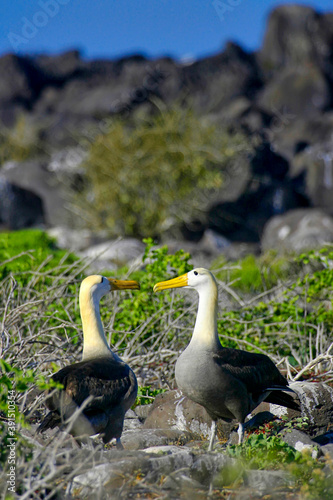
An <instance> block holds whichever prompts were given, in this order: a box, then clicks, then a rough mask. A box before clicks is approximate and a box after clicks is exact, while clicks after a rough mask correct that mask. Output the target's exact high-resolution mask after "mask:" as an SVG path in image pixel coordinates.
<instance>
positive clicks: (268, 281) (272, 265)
mask: <svg viewBox="0 0 333 500" xmlns="http://www.w3.org/2000/svg"><path fill="white" fill-rule="evenodd" d="M299 267H300V266H299V265H297V264H296V263H295V261H294V259H293V258H288V257H284V256H281V255H278V254H277V253H276V252H274V251H269V252H267V253H265V254H263V255H261V256H260V257H255V256H254V255H247V256H246V257H244V258H243V259H241V260H240V261H238V262H235V263H234V264H232V265H230V264H229V263H227V262H226V260H225V259H224V257H219V258H218V259H216V260H215V262H214V263H213V265H212V270H216V271H217V273H216V276H217V278H219V279H220V280H222V281H225V282H227V283H231V284H232V287H233V288H234V289H235V290H239V291H240V292H243V293H251V294H253V293H259V292H263V291H265V290H270V289H271V288H273V287H274V286H276V285H278V284H279V283H281V282H282V281H284V282H285V281H287V280H288V279H289V278H290V277H292V276H295V275H296V273H297V271H298V270H299Z"/></svg>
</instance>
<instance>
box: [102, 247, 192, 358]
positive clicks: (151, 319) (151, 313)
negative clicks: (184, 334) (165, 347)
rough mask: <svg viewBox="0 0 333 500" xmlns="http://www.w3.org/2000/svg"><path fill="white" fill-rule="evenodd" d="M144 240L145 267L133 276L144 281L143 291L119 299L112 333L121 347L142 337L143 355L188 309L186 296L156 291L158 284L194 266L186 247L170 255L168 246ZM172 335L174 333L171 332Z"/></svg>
mask: <svg viewBox="0 0 333 500" xmlns="http://www.w3.org/2000/svg"><path fill="white" fill-rule="evenodd" d="M144 242H145V243H146V249H145V252H144V255H143V258H142V263H143V265H144V269H142V270H139V271H136V272H134V273H133V274H132V275H131V277H132V278H134V279H136V280H137V281H139V282H140V293H138V294H135V295H133V294H131V295H130V296H129V295H128V294H127V295H124V298H123V299H122V300H119V301H118V303H117V315H116V317H115V321H114V324H113V329H114V330H115V332H114V333H113V335H112V343H113V344H117V346H118V347H126V345H128V343H129V342H130V341H131V340H132V341H133V339H140V348H139V351H140V352H141V354H142V353H143V352H145V351H146V350H147V349H150V348H151V347H152V346H155V348H156V346H157V345H158V344H159V337H160V338H163V337H162V336H163V334H164V335H165V334H168V331H169V332H170V327H169V324H170V322H171V321H175V320H176V319H177V318H178V317H179V316H180V315H181V314H182V313H183V308H184V297H182V296H180V295H178V296H175V295H174V294H154V292H153V286H154V284H155V283H156V282H157V281H163V280H166V279H171V278H173V277H175V276H178V275H180V274H184V273H186V272H188V271H190V270H191V269H192V266H191V265H190V264H189V262H188V261H189V259H190V255H189V254H188V253H185V252H184V251H183V250H179V251H178V252H176V253H175V254H169V253H168V248H167V246H163V247H161V248H156V247H155V245H154V242H153V240H152V239H151V238H147V239H145V240H144ZM135 329H138V331H135ZM164 329H165V332H164V331H163V330H164ZM124 331H125V332H126V336H125V337H124V335H123V333H118V332H124ZM169 335H173V334H172V333H171V332H170V333H169ZM121 339H122V340H121ZM120 340H121V343H119V341H120Z"/></svg>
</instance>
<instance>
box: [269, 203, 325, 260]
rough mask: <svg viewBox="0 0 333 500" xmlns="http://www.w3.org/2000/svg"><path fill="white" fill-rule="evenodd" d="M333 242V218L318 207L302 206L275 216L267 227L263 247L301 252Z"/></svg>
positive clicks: (279, 250)
mask: <svg viewBox="0 0 333 500" xmlns="http://www.w3.org/2000/svg"><path fill="white" fill-rule="evenodd" d="M332 241H333V219H332V217H330V216H329V215H328V214H326V213H325V212H322V211H321V210H318V209H314V208H300V209H296V210H290V211H289V212H287V213H285V214H283V215H276V216H275V217H272V218H271V219H270V220H269V221H268V222H267V224H266V225H265V227H264V230H263V235H262V238H261V247H262V250H264V251H266V250H270V249H275V250H277V251H278V252H296V253H299V252H302V251H304V250H311V249H315V248H319V247H321V246H323V245H325V244H327V243H330V242H332Z"/></svg>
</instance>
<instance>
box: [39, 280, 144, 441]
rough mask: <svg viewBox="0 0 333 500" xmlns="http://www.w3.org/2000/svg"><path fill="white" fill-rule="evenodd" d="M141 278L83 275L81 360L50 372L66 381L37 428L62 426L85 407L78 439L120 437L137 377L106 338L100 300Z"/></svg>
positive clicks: (48, 402)
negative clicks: (99, 436) (98, 436)
mask: <svg viewBox="0 0 333 500" xmlns="http://www.w3.org/2000/svg"><path fill="white" fill-rule="evenodd" d="M139 288H140V285H139V284H138V282H137V281H123V280H117V279H111V278H105V277H104V276H99V275H93V276H88V277H87V278H85V279H84V280H83V281H82V283H81V287H80V314H81V319H82V328H83V354H82V361H81V362H79V363H74V364H72V365H69V366H66V367H65V368H63V369H62V370H60V371H58V372H57V373H55V374H54V375H52V379H53V380H54V381H55V382H59V383H61V384H62V385H63V389H61V390H57V391H56V392H55V393H54V391H53V394H52V395H50V397H49V398H48V399H47V400H46V405H47V407H48V409H49V410H50V412H49V413H48V414H47V415H46V417H45V418H44V420H43V421H42V423H41V424H40V426H39V427H38V429H37V432H44V431H45V430H46V429H53V428H54V427H56V426H59V427H62V426H63V424H64V423H65V422H66V421H68V419H70V418H71V417H72V416H73V414H74V413H75V411H76V410H77V409H78V408H80V407H81V405H83V406H84V405H85V406H84V407H83V411H82V412H81V414H79V415H78V417H77V418H75V420H74V423H73V425H72V429H71V431H70V432H71V434H73V435H74V436H75V437H79V436H83V435H94V434H101V435H102V438H103V441H104V443H107V442H109V441H110V440H111V439H112V438H116V442H117V447H118V448H122V444H121V441H120V436H121V434H122V430H123V424H124V417H125V413H126V411H127V410H128V409H129V408H130V407H131V406H132V405H133V403H134V402H135V398H136V395H137V389H138V386H137V380H136V377H135V374H134V372H133V371H132V369H131V368H130V367H129V366H128V365H127V364H126V363H124V361H122V360H121V359H120V357H119V356H118V355H117V354H116V353H114V352H112V350H111V348H110V347H109V345H108V343H107V340H106V338H105V333H104V329H103V325H102V321H101V317H100V312H99V302H100V300H101V298H102V297H103V296H104V295H106V294H107V293H109V292H111V291H113V290H115V291H116V290H124V289H134V290H138V289H139Z"/></svg>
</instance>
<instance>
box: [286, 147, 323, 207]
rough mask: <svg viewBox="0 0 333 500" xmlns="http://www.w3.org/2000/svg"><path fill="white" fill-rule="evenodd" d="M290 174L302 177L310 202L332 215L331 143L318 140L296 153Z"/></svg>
mask: <svg viewBox="0 0 333 500" xmlns="http://www.w3.org/2000/svg"><path fill="white" fill-rule="evenodd" d="M290 176H291V177H293V178H298V179H301V178H302V179H303V185H302V189H303V191H304V194H305V195H306V196H307V197H308V198H309V200H310V201H311V204H312V205H313V206H315V207H318V208H322V209H323V210H324V211H325V212H327V213H329V214H330V215H333V144H332V142H331V141H327V142H320V143H317V144H314V145H312V146H310V147H307V148H305V149H304V151H302V152H301V153H299V154H297V155H296V156H295V157H294V158H293V160H292V162H291V166H290Z"/></svg>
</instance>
